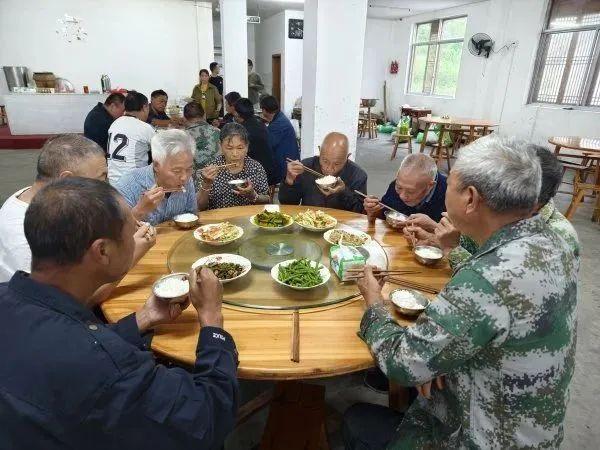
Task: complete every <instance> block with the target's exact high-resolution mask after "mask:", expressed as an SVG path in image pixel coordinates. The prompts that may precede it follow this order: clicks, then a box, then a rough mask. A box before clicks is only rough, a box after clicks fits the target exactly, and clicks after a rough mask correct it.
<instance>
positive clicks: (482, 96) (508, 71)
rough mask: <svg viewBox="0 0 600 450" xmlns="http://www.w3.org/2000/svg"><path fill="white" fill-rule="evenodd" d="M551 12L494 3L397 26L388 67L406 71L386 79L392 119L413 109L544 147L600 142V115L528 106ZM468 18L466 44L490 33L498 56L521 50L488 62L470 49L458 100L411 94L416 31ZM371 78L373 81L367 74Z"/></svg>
mask: <svg viewBox="0 0 600 450" xmlns="http://www.w3.org/2000/svg"><path fill="white" fill-rule="evenodd" d="M545 11H546V1H545V0H489V1H484V2H480V3H475V4H471V5H466V6H462V7H457V8H450V9H447V10H440V11H435V12H433V13H430V14H422V15H418V16H412V17H410V18H407V19H405V20H403V21H401V22H393V23H394V25H393V31H392V39H391V41H392V42H393V43H394V45H393V46H392V47H391V48H390V49H389V53H388V64H389V62H391V61H392V60H394V59H396V60H398V62H399V65H400V71H399V73H398V74H397V75H391V74H389V73H388V74H386V79H387V80H388V87H389V94H390V103H389V105H390V106H389V107H388V114H390V112H391V114H390V115H391V116H392V117H393V118H394V119H396V120H397V119H398V118H399V115H400V106H401V105H402V104H405V103H408V104H410V105H411V106H421V107H429V108H431V109H432V110H433V113H434V114H449V115H451V116H457V117H458V116H463V117H475V118H487V119H491V120H495V121H498V123H500V130H499V131H500V132H501V133H505V134H513V135H517V136H520V137H524V138H527V139H531V140H533V141H535V142H538V143H542V144H543V143H546V142H547V139H548V137H549V136H551V135H556V134H563V135H564V134H567V135H581V136H597V135H598V134H599V133H600V125H599V124H600V112H594V111H585V110H573V111H568V110H565V109H563V108H561V107H548V106H539V105H528V104H527V103H526V102H527V95H528V92H529V87H530V84H531V78H532V72H533V65H534V60H535V56H536V51H537V45H538V41H539V34H540V30H541V29H542V26H543V20H544V14H545ZM462 14H467V15H468V20H467V30H466V34H465V39H466V40H467V39H469V38H470V37H471V36H472V35H473V34H474V33H476V32H484V33H488V34H489V35H490V36H492V38H494V39H495V41H496V47H495V49H496V50H498V49H499V48H500V47H502V46H503V45H505V44H507V43H510V42H513V41H517V42H518V44H517V46H516V48H511V49H510V50H506V49H505V50H502V51H499V52H498V53H496V54H493V55H492V56H490V58H489V59H485V58H479V57H475V56H472V55H471V54H470V53H469V52H468V50H467V48H466V45H465V46H464V49H463V55H462V59H461V67H460V74H459V81H458V86H457V90H456V96H455V98H454V99H448V98H441V97H432V96H421V95H408V94H405V86H406V78H407V71H408V61H409V43H410V36H411V31H412V27H413V25H414V24H415V23H417V22H423V21H427V20H431V19H436V18H443V17H451V16H456V15H462ZM369 22H371V21H369ZM368 36H369V32H367V37H368ZM365 47H366V46H365ZM365 51H366V49H365ZM366 76H370V73H369V71H368V69H367V68H365V77H366ZM363 86H364V79H363Z"/></svg>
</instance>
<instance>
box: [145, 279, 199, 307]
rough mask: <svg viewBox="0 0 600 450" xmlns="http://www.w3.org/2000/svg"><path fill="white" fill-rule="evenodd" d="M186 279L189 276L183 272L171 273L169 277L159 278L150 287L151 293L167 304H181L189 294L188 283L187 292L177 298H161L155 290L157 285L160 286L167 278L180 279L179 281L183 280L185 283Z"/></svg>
mask: <svg viewBox="0 0 600 450" xmlns="http://www.w3.org/2000/svg"><path fill="white" fill-rule="evenodd" d="M188 277H189V275H188V274H187V273H185V272H175V273H172V274H169V275H165V276H162V277H160V278H159V279H158V280H156V281H155V282H154V284H153V285H152V293H153V294H154V295H155V296H156V297H158V298H160V299H162V300H165V301H168V302H169V303H179V302H183V301H184V300H185V298H186V297H187V296H188V294H189V293H190V286H189V283H188V290H187V292H186V293H185V294H182V295H177V296H175V297H167V296H162V295H159V294H158V293H157V292H156V288H157V287H158V286H159V285H160V284H161V283H162V282H163V281H164V280H166V279H168V278H180V279H183V278H185V279H186V281H187V279H188Z"/></svg>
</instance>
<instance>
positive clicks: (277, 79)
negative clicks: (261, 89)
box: [271, 54, 281, 105]
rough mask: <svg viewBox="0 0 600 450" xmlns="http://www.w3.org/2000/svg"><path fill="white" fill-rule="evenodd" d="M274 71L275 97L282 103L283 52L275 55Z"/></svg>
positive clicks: (272, 63)
mask: <svg viewBox="0 0 600 450" xmlns="http://www.w3.org/2000/svg"><path fill="white" fill-rule="evenodd" d="M271 67H272V70H273V71H272V73H273V89H272V91H273V92H272V94H273V97H275V98H276V99H277V102H278V103H279V104H280V105H281V54H279V55H273V57H272V62H271Z"/></svg>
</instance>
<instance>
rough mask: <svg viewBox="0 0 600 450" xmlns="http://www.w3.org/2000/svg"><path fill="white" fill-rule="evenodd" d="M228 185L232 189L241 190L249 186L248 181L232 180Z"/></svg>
mask: <svg viewBox="0 0 600 450" xmlns="http://www.w3.org/2000/svg"><path fill="white" fill-rule="evenodd" d="M227 184H228V185H229V186H231V188H232V189H235V188H241V187H244V186H245V185H246V184H248V180H242V179H237V180H230V181H228V182H227Z"/></svg>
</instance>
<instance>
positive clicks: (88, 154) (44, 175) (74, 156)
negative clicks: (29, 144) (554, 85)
mask: <svg viewBox="0 0 600 450" xmlns="http://www.w3.org/2000/svg"><path fill="white" fill-rule="evenodd" d="M103 157H105V152H104V150H102V148H101V147H100V146H99V145H98V144H96V143H95V142H94V141H92V140H90V139H88V138H85V137H83V136H81V135H80V134H72V133H70V134H59V135H58V136H54V137H52V138H50V139H48V140H47V141H46V143H45V144H44V146H43V147H42V150H41V151H40V155H39V156H38V162H37V176H36V180H38V181H43V180H51V179H54V178H58V176H59V175H60V174H61V173H62V172H64V171H66V170H69V171H71V172H73V173H74V174H75V175H77V173H78V168H79V166H80V165H81V164H82V162H83V161H85V160H87V159H88V158H103Z"/></svg>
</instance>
